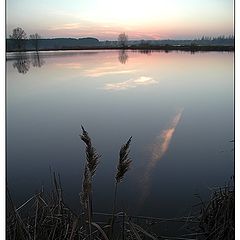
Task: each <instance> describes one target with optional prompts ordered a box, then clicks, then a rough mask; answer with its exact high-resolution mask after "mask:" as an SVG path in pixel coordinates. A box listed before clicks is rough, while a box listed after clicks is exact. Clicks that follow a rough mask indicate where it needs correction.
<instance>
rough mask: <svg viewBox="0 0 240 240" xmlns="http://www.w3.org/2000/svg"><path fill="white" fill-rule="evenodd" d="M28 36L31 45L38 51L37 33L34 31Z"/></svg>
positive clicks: (39, 37) (38, 36) (38, 37)
mask: <svg viewBox="0 0 240 240" xmlns="http://www.w3.org/2000/svg"><path fill="white" fill-rule="evenodd" d="M29 38H30V40H31V42H32V44H33V46H34V47H35V50H36V51H38V45H39V39H41V36H40V35H39V34H38V33H34V34H31V35H30V36H29Z"/></svg>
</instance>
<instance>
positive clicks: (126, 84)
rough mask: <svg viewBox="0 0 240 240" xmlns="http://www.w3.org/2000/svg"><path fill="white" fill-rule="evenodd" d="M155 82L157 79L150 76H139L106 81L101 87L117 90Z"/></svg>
mask: <svg viewBox="0 0 240 240" xmlns="http://www.w3.org/2000/svg"><path fill="white" fill-rule="evenodd" d="M157 83H158V81H156V80H154V79H153V78H151V77H146V76H141V77H139V78H137V79H130V80H127V81H123V82H118V83H107V84H105V86H104V87H103V89H104V90H109V91H118V90H127V89H129V88H136V87H139V86H146V85H152V84H157Z"/></svg>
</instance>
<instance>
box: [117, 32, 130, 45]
mask: <svg viewBox="0 0 240 240" xmlns="http://www.w3.org/2000/svg"><path fill="white" fill-rule="evenodd" d="M127 43H128V36H127V35H126V34H125V33H121V34H119V35H118V44H119V46H120V47H122V48H125V47H126V46H127Z"/></svg>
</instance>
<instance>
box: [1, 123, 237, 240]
mask: <svg viewBox="0 0 240 240" xmlns="http://www.w3.org/2000/svg"><path fill="white" fill-rule="evenodd" d="M81 139H82V140H83V141H84V143H85V145H86V149H85V153H86V162H85V169H84V174H83V182H82V193H81V205H82V209H83V211H82V213H81V214H75V213H74V212H73V211H72V210H71V209H70V208H68V207H67V206H66V204H65V202H64V197H63V190H62V186H61V181H60V176H59V175H57V176H56V174H55V173H53V174H52V173H51V178H52V185H53V189H52V191H51V193H50V194H49V193H48V194H47V193H46V192H45V191H44V189H43V188H42V189H41V191H40V192H39V193H38V194H35V195H34V196H32V197H31V198H29V199H28V200H27V201H26V202H24V203H23V204H21V205H20V206H19V207H16V206H15V204H14V201H13V200H12V198H11V196H10V193H9V191H8V189H7V216H6V239H7V240H87V239H91V240H109V239H112V240H115V239H116V240H117V239H122V240H136V239H137V240H139V239H140V240H144V239H145V240H147V239H152V240H157V239H184V240H190V239H192V240H193V239H199V240H232V239H234V230H235V218H234V208H235V192H234V185H228V186H227V187H224V188H219V189H216V190H215V191H214V192H213V196H212V198H211V199H210V201H209V202H207V204H204V203H203V204H202V208H201V209H202V210H201V214H200V215H197V216H188V217H182V218H173V219H164V218H152V217H146V216H129V215H127V214H126V213H124V212H121V213H117V212H116V206H117V186H118V184H119V183H120V182H121V181H123V179H124V176H125V174H126V172H127V171H128V170H129V168H130V165H131V162H132V160H131V159H130V157H129V153H130V143H131V140H132V137H130V138H129V140H128V141H127V142H126V144H124V145H123V146H122V147H121V149H120V152H119V159H118V165H117V173H116V175H115V191H114V202H113V212H112V213H95V212H94V211H93V209H92V178H93V176H94V174H95V173H96V169H97V166H98V164H99V158H100V155H98V154H97V152H96V150H95V149H94V147H93V146H92V141H91V138H90V137H89V135H88V133H87V132H86V130H85V129H84V128H83V127H82V134H81ZM95 215H100V216H101V217H102V219H104V218H107V219H106V220H105V221H101V222H94V216H95ZM141 221H142V223H143V224H139V222H141ZM109 222H110V224H109ZM176 222H178V223H183V224H184V225H186V223H187V224H191V226H194V230H192V231H191V232H190V233H188V234H185V235H181V236H179V237H175V236H161V234H158V235H156V234H153V233H152V231H151V228H150V227H151V226H153V225H157V224H163V223H167V224H171V223H176ZM114 229H115V232H114V231H113V230H114ZM146 229H148V230H146ZM192 229H193V228H192ZM150 232H151V233H150Z"/></svg>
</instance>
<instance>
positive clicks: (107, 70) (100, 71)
mask: <svg viewBox="0 0 240 240" xmlns="http://www.w3.org/2000/svg"><path fill="white" fill-rule="evenodd" d="M135 71H136V70H131V69H130V70H117V69H115V68H114V67H99V68H96V69H91V70H86V71H85V76H87V77H101V76H105V75H113V74H126V73H132V72H135Z"/></svg>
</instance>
